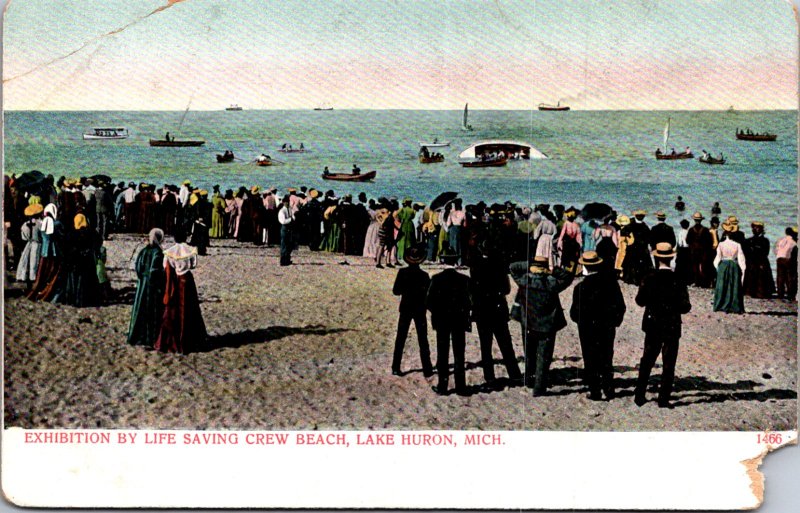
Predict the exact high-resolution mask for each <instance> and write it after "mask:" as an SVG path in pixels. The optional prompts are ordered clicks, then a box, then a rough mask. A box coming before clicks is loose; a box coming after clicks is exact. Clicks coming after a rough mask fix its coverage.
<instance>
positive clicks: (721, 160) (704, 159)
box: [697, 153, 725, 165]
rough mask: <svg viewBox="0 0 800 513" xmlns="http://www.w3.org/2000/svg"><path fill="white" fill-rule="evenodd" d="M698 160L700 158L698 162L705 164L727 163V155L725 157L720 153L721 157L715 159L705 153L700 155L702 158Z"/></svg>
mask: <svg viewBox="0 0 800 513" xmlns="http://www.w3.org/2000/svg"><path fill="white" fill-rule="evenodd" d="M697 160H698V162H702V163H703V164H719V165H722V164H724V163H725V157H723V156H722V154H721V153H720V154H719V158H718V159H715V158H714V157H712V156H711V155H708V154H705V155H700V158H699V159H697Z"/></svg>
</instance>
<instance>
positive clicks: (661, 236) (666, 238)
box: [650, 210, 675, 251]
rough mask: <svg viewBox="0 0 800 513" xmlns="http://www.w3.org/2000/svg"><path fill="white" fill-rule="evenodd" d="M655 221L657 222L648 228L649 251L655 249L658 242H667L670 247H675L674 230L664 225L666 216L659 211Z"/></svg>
mask: <svg viewBox="0 0 800 513" xmlns="http://www.w3.org/2000/svg"><path fill="white" fill-rule="evenodd" d="M656 219H657V220H658V222H657V223H656V225H655V226H653V227H652V228H650V250H651V251H652V250H654V249H656V244H658V243H659V242H669V245H670V246H672V247H675V230H673V229H672V227H671V226H670V225H668V224H667V223H666V220H667V214H665V213H664V212H662V211H660V210H659V211H658V212H656Z"/></svg>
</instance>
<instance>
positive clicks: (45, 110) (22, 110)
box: [2, 105, 800, 115]
mask: <svg viewBox="0 0 800 513" xmlns="http://www.w3.org/2000/svg"><path fill="white" fill-rule="evenodd" d="M191 110H192V111H193V112H244V111H309V112H315V111H316V112H330V111H336V110H339V111H372V110H374V111H412V112H413V111H418V112H430V111H437V112H451V111H452V112H460V111H461V110H463V109H460V108H458V109H411V108H402V107H393V108H385V109H376V108H361V107H355V108H340V109H336V108H334V109H330V110H323V111H319V110H317V109H315V108H267V109H256V108H249V109H248V108H244V107H243V108H242V109H241V110H237V111H228V110H227V109H226V108H224V107H223V108H218V109H191ZM470 110H471V111H508V112H529V111H539V109H538V107H535V108H525V109H488V108H487V109H481V108H472V109H470ZM793 110H796V111H798V112H800V105H798V107H796V108H779V107H776V108H760V109H733V110H730V109H668V108H654V109H611V108H608V109H602V108H598V109H575V108H571V107H570V110H569V111H563V112H767V111H793ZM184 111H186V109H2V112H184ZM541 112H548V111H541ZM234 115H235V114H234ZM556 115H564V114H563V113H559V114H556ZM567 115H568V114H567Z"/></svg>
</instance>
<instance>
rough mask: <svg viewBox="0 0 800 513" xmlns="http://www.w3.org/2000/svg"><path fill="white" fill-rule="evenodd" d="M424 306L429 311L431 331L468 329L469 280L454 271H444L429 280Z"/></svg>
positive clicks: (470, 303)
mask: <svg viewBox="0 0 800 513" xmlns="http://www.w3.org/2000/svg"><path fill="white" fill-rule="evenodd" d="M425 306H426V308H427V309H428V310H430V311H431V325H432V326H433V329H435V330H439V329H448V328H451V327H453V328H455V329H463V330H464V331H467V330H468V329H469V328H470V324H471V323H470V319H469V312H470V307H471V306H472V301H471V299H470V296H469V278H468V277H467V276H465V275H463V274H461V273H459V272H458V271H456V270H455V269H445V270H444V271H442V272H440V273H439V274H436V275H434V276H433V278H431V285H430V287H429V288H428V296H427V297H426V299H425Z"/></svg>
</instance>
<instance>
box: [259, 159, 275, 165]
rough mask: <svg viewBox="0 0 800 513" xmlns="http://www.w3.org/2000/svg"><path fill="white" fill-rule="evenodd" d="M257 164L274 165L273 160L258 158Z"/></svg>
mask: <svg viewBox="0 0 800 513" xmlns="http://www.w3.org/2000/svg"><path fill="white" fill-rule="evenodd" d="M256 165H257V166H271V165H272V161H271V160H256Z"/></svg>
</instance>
